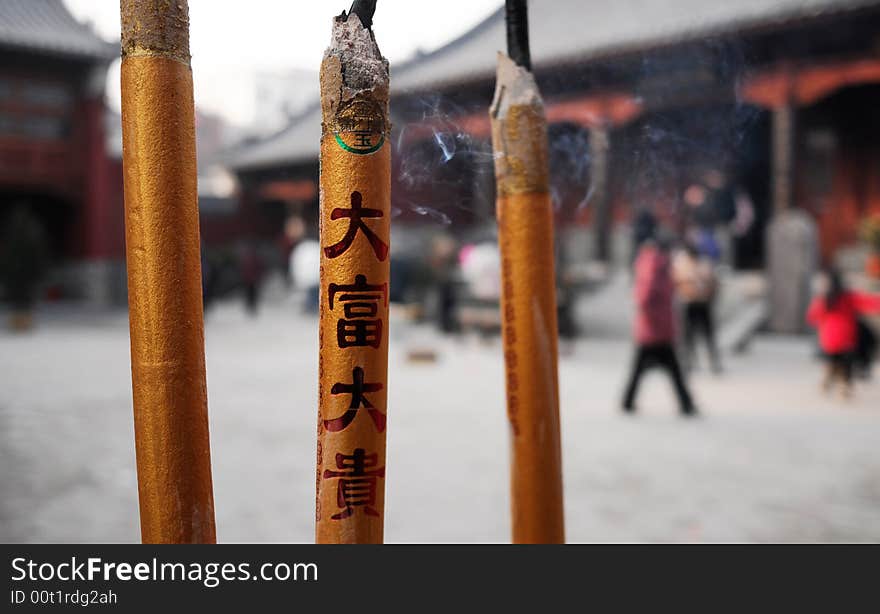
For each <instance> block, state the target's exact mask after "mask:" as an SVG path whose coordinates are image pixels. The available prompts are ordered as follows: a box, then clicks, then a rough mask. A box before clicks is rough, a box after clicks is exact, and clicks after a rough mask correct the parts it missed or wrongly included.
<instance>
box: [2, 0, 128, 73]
mask: <svg viewBox="0 0 880 614" xmlns="http://www.w3.org/2000/svg"><path fill="white" fill-rule="evenodd" d="M103 1H107V0H103ZM0 47H7V48H9V47H12V48H19V49H26V50H30V51H34V52H39V53H47V54H52V55H63V56H72V57H78V58H84V59H92V60H109V59H112V58H113V57H115V56H117V55H118V54H119V45H118V44H116V43H110V42H107V41H105V40H103V39H102V38H100V37H99V36H98V35H97V34H95V32H94V31H92V29H91V28H90V27H89V26H88V25H86V24H83V23H80V22H79V21H77V20H76V19H75V18H74V17H73V15H71V14H70V12H69V11H68V10H67V7H66V6H64V3H63V2H62V0H0Z"/></svg>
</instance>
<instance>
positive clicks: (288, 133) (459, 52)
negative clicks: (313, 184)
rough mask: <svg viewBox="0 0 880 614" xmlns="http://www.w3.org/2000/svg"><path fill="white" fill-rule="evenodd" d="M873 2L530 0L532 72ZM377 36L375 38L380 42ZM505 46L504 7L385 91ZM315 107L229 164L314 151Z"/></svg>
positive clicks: (402, 90)
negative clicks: (562, 64)
mask: <svg viewBox="0 0 880 614" xmlns="http://www.w3.org/2000/svg"><path fill="white" fill-rule="evenodd" d="M878 5H880V0H614V1H612V2H609V1H607V0H601V1H600V0H532V1H531V2H530V3H529V29H530V38H531V47H532V60H533V63H534V65H535V70H536V71H539V72H540V70H541V69H542V67H548V66H552V65H555V64H560V63H564V62H576V61H589V60H590V59H592V58H596V57H599V56H602V55H611V54H615V53H622V52H625V51H628V50H638V49H641V48H646V47H650V46H656V45H662V44H666V43H674V42H677V41H681V40H687V39H691V38H697V37H701V36H707V35H712V34H721V33H736V32H740V31H743V30H746V29H748V28H750V27H756V26H766V25H772V24H776V23H784V22H787V21H791V20H795V19H806V18H815V17H819V16H822V15H824V14H830V13H840V12H847V11H851V10H855V9H860V8H865V7H870V6H878ZM380 42H381V41H380ZM505 46H506V35H505V26H504V9H503V7H501V8H499V9H497V10H496V11H495V12H493V13H492V14H491V15H490V16H489V17H487V18H486V19H485V20H483V21H482V22H481V23H479V24H478V25H476V26H475V27H474V28H473V29H471V30H470V31H469V32H467V33H466V34H464V35H463V36H461V37H459V38H457V39H455V40H453V41H452V42H450V43H449V44H447V45H445V46H443V47H440V48H439V49H437V50H436V51H433V52H431V53H428V54H425V55H423V56H419V57H417V58H415V59H413V60H411V61H408V62H405V63H403V64H400V65H392V66H391V86H392V94H397V95H399V94H406V93H408V92H425V91H431V90H437V89H439V88H442V87H444V86H450V85H454V84H457V83H465V82H470V81H476V80H480V79H492V78H493V77H494V74H495V64H496V58H497V52H498V51H500V50H503V49H504V48H505ZM320 130H321V110H320V107H319V106H318V105H317V104H316V105H315V106H314V107H313V108H312V109H311V111H309V112H306V113H304V114H303V115H302V116H300V117H299V118H297V119H296V120H294V121H293V122H292V123H291V125H290V127H288V128H287V130H285V131H282V132H281V133H279V134H277V135H275V136H273V137H270V138H268V139H266V140H264V141H261V142H259V143H255V144H254V145H251V146H249V147H246V148H243V149H242V150H241V151H239V152H237V153H236V154H235V155H234V156H233V163H232V165H233V167H234V168H237V169H241V170H243V169H247V168H260V167H269V166H275V165H280V164H295V163H299V162H304V161H308V160H316V159H317V157H318V141H319V137H320Z"/></svg>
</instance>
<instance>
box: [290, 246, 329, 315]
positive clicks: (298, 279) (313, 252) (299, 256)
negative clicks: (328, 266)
mask: <svg viewBox="0 0 880 614" xmlns="http://www.w3.org/2000/svg"><path fill="white" fill-rule="evenodd" d="M290 275H291V278H292V282H293V285H294V287H295V288H299V289H302V290H305V299H304V302H303V311H305V312H306V313H318V307H319V305H318V301H319V298H318V297H319V295H320V292H319V287H320V281H321V244H320V243H318V241H317V240H315V239H313V238H311V237H310V238H306V239H301V240H300V241H299V242H298V243H297V244H296V246H295V247H294V248H293V250H292V251H291V252H290Z"/></svg>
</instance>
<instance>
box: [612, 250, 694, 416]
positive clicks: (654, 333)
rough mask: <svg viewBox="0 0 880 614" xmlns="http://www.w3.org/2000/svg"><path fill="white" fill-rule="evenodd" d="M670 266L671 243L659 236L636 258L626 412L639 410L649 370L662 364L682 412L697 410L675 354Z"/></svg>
mask: <svg viewBox="0 0 880 614" xmlns="http://www.w3.org/2000/svg"><path fill="white" fill-rule="evenodd" d="M670 269H671V265H670V258H669V248H668V245H667V244H666V243H665V242H663V241H658V240H657V239H649V240H647V241H646V242H645V243H644V244H643V245H642V247H641V248H640V249H639V252H638V255H637V256H636V261H635V287H634V295H635V303H636V318H635V326H634V330H633V332H634V336H635V342H636V351H635V358H634V360H633V366H632V372H631V374H630V378H629V383H628V384H627V386H626V392H625V394H624V398H623V409H624V411H626V412H634V411H635V399H636V394H637V392H638V387H639V382H640V381H641V378H642V375H643V374H644V373H645V371H646V370H647V369H649V368H651V367H660V368H662V369H664V370H665V371H666V372H667V373H668V374H669V377H670V379H671V380H672V384H673V386H674V388H675V392H676V394H677V396H678V402H679V407H680V409H681V413H682V414H683V415H685V416H694V415H696V413H697V410H696V407H695V406H694V402H693V399H692V398H691V394H690V392H689V391H688V387H687V384H686V383H685V380H684V375H683V374H682V370H681V367H680V365H679V362H678V357H677V356H676V354H675V346H674V342H675V322H674V314H673V294H674V288H673V282H672V274H671V270H670Z"/></svg>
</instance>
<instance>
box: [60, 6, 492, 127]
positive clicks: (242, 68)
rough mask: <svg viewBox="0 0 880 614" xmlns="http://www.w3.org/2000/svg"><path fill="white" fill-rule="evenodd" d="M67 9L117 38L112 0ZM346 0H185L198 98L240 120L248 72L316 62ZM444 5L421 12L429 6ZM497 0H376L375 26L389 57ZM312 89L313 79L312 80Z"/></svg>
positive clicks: (248, 94)
mask: <svg viewBox="0 0 880 614" xmlns="http://www.w3.org/2000/svg"><path fill="white" fill-rule="evenodd" d="M65 2H66V3H67V5H68V7H69V8H70V10H71V12H72V13H73V14H74V15H76V17H77V18H79V19H81V20H88V21H90V22H92V24H94V26H95V28H96V30H97V31H98V32H99V33H100V34H101V35H102V36H104V37H105V38H107V39H111V40H118V38H119V1H118V0H65ZM350 4H351V0H245V1H243V0H189V5H190V21H191V32H190V36H191V43H190V45H191V50H192V56H193V72H194V77H195V94H196V104H197V105H198V106H199V107H200V108H203V109H205V110H209V111H213V112H216V113H220V114H222V115H223V116H225V117H226V118H227V119H228V120H230V121H232V122H234V123H236V124H239V125H244V124H247V123H249V122H250V121H251V119H252V118H253V114H254V98H253V97H254V92H253V88H252V84H251V83H250V82H249V81H248V79H247V76H248V75H251V74H253V73H255V72H269V71H271V72H274V71H283V70H286V69H292V68H301V69H307V70H313V71H317V70H318V65H319V64H320V62H321V56H322V54H323V53H324V49H325V47H326V46H327V43H328V42H329V40H330V23H331V19H332V17H333V16H334V15H337V14H339V13H341V12H342V11H343V10H346V9H348V7H349V6H350ZM434 4H439V5H440V6H442V7H443V10H442V11H438V12H437V13H434V14H432V15H431V16H430V18H429V19H428V18H426V15H425V10H426V8H427V7H429V6H431V5H434ZM501 4H502V2H501V0H444V1H443V2H441V3H434V2H428V1H427V0H379V2H378V8H377V10H376V17H375V24H374V27H373V30H374V31H375V33H376V40H377V41H378V42H379V46H380V47H381V49H382V52H383V54H384V55H385V56H386V57H387V58H388V59H389V60H391V61H392V62H394V61H401V60H404V59H406V58H408V57H410V56H411V55H412V54H413V53H415V51H416V50H417V49H419V48H421V49H423V50H425V51H430V50H432V49H435V48H436V47H438V46H440V45H442V44H443V43H445V42H447V41H449V40H451V39H453V38H455V37H456V36H458V35H460V34H462V33H464V32H466V31H467V30H468V29H470V28H471V27H472V26H473V25H475V24H476V23H477V22H479V21H480V20H481V19H483V18H484V17H486V16H487V15H489V14H490V13H491V12H492V11H493V10H494V9H495V8H497V7H499V6H500V5H501ZM118 83H119V69H118V65H114V67H113V69H112V70H111V72H110V77H109V83H108V88H107V90H108V97H109V99H110V104H111V106H114V107H116V108H118V105H119V102H118V99H119V85H118ZM315 91H316V92H317V85H316V86H315Z"/></svg>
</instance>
